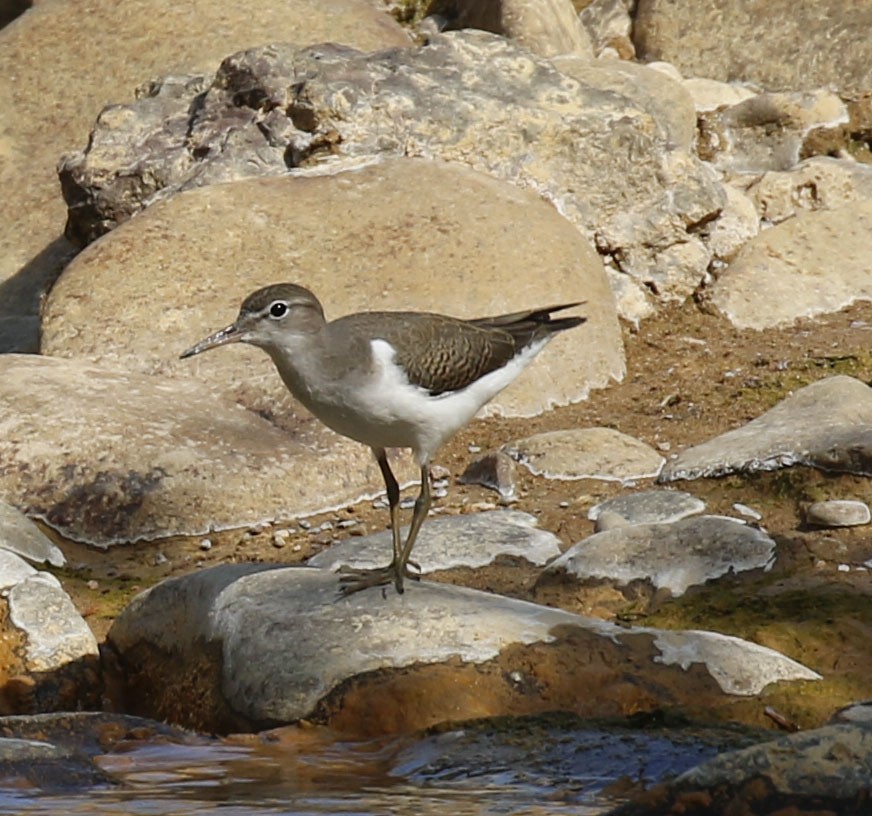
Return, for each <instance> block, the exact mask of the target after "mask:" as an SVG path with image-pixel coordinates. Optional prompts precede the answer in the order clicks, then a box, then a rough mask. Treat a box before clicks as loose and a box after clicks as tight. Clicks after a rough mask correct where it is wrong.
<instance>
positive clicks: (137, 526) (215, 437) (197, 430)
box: [0, 354, 381, 547]
mask: <svg viewBox="0 0 872 816" xmlns="http://www.w3.org/2000/svg"><path fill="white" fill-rule="evenodd" d="M0 461H2V462H3V468H2V470H0V493H2V494H3V495H4V496H6V497H7V499H8V500H9V501H10V502H13V503H14V504H16V505H17V506H19V507H27V508H28V513H29V515H31V516H35V517H37V518H40V519H42V520H44V521H45V522H46V523H48V524H49V525H50V526H52V527H54V528H55V529H56V530H59V531H60V532H61V533H63V534H64V535H66V536H68V537H70V538H73V539H77V540H79V541H85V542H88V543H91V544H95V545H98V546H103V547H105V546H108V545H109V544H112V543H117V542H128V541H135V540H137V539H142V538H146V539H150V538H160V537H163V536H170V535H175V534H195V533H197V534H202V533H206V532H209V531H210V530H216V529H222V528H224V529H226V528H228V527H236V526H242V525H246V524H250V523H257V522H259V521H264V520H268V519H273V518H276V517H290V516H295V515H297V514H299V513H304V512H306V511H309V512H311V511H312V510H314V509H316V508H327V507H330V506H333V507H336V506H338V505H340V504H345V503H347V502H348V501H350V500H352V499H355V498H358V497H360V496H361V494H365V493H367V492H369V493H370V494H374V493H376V492H377V490H378V487H377V485H379V483H380V478H381V477H380V476H379V474H378V469H377V467H376V466H375V462H374V460H372V455H371V454H370V452H369V451H368V450H367V448H365V447H364V446H363V445H357V444H355V443H352V442H350V441H348V440H342V439H338V438H337V437H336V436H335V435H334V434H331V433H330V432H328V431H327V430H326V429H324V428H323V427H322V426H321V425H320V423H314V422H310V423H309V425H308V426H306V425H305V424H302V423H301V424H300V425H299V427H298V428H297V430H296V433H295V434H294V435H293V436H291V435H290V434H287V433H285V432H283V431H282V430H281V429H279V428H277V427H276V426H275V425H274V424H273V423H272V422H270V421H269V420H268V419H265V418H264V417H262V416H259V415H256V414H253V413H251V412H248V411H244V410H242V409H240V408H239V407H238V406H236V405H233V404H232V403H228V402H225V401H223V400H221V399H219V398H217V397H215V396H214V395H213V394H212V393H211V392H210V389H209V388H208V387H205V386H204V385H203V384H202V383H200V382H198V381H197V380H196V378H190V379H187V380H170V379H166V378H161V377H153V376H147V375H143V374H134V373H129V372H128V373H118V372H111V371H108V370H105V369H101V368H97V367H95V366H93V365H89V364H86V363H83V362H81V361H77V360H60V359H53V358H50V357H40V356H36V355H16V354H5V355H0ZM368 486H369V487H368Z"/></svg>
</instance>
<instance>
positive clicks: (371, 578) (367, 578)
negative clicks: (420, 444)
mask: <svg viewBox="0 0 872 816" xmlns="http://www.w3.org/2000/svg"><path fill="white" fill-rule="evenodd" d="M372 452H373V454H374V455H375V459H376V461H377V462H378V466H379V470H381V473H382V477H383V478H384V480H385V488H386V490H387V495H388V508H389V511H390V517H391V540H392V542H393V553H394V554H393V558H392V559H391V563H390V564H389V565H388V566H386V567H376V568H375V569H354V568H353V567H347V566H346V567H341V568H340V570H339V571H340V572H341V573H342V575H341V577H340V578H339V584H340V586H339V591H340V592H341V593H342V595H352V594H353V593H355V592H359V591H360V590H361V589H366V588H367V587H373V586H385V585H386V584H389V583H391V581H393V582H394V585H395V586H396V588H397V592H399V593H401V594H402V592H403V574H404V573H405V574H406V575H408V576H409V577H411V578H416V579H417V577H418V576H417V575H414V574H410V573H408V572H407V569H406V564H407V563H409V556H408V553H407V552H406V550H408V551H409V552H411V549H412V548H411V547H410V546H409V543H408V540H407V541H406V546H405V547H403V546H402V545H401V543H400V486H399V484H397V480H396V477H395V476H394V474H393V471H391V466H390V464H389V463H388V457H387V454H386V453H385V450H384V448H373V449H372ZM428 476H429V473H428ZM422 484H423V483H422ZM429 487H430V485H429V481H428V483H427V488H428V490H427V503H428V506H429V500H430V492H429ZM418 500H419V501H420V497H419V498H418ZM417 507H418V505H417V502H416V504H415V510H416V512H417ZM424 515H426V513H425V514H424ZM414 523H415V517H414V516H413V518H412V524H413V525H414ZM418 526H419V527H420V526H421V525H420V524H419V525H418ZM416 534H417V533H416ZM410 535H411V531H410ZM412 541H413V543H414V539H412ZM411 563H412V564H413V565H414V562H411ZM415 566H417V565H415Z"/></svg>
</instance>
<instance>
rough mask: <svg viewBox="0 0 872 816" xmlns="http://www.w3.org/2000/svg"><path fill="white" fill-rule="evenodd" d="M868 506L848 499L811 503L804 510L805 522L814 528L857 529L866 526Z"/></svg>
mask: <svg viewBox="0 0 872 816" xmlns="http://www.w3.org/2000/svg"><path fill="white" fill-rule="evenodd" d="M870 517H872V514H870V512H869V505H867V504H866V503H865V502H861V501H852V500H849V499H832V500H830V501H819V502H813V503H812V504H810V505H809V506H808V507H806V509H805V520H806V522H808V524H812V525H814V526H816V527H858V526H860V525H863V524H868V523H869V521H870Z"/></svg>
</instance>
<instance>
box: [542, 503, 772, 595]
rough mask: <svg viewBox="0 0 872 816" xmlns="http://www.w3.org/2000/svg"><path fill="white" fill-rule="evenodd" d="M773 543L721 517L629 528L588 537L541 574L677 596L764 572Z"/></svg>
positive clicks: (689, 519)
mask: <svg viewBox="0 0 872 816" xmlns="http://www.w3.org/2000/svg"><path fill="white" fill-rule="evenodd" d="M774 561H775V542H774V541H773V540H772V539H771V538H770V537H769V536H768V535H767V534H766V533H765V532H763V531H762V530H759V529H757V528H755V527H750V526H748V525H747V524H745V523H744V522H741V521H738V520H736V519H732V518H725V517H721V516H698V517H693V518H686V519H681V520H679V521H674V522H666V523H664V522H659V523H653V524H633V525H631V526H628V527H620V528H615V529H610V530H606V531H604V532H601V533H594V535H592V536H589V537H588V538H586V539H584V540H583V541H579V542H578V543H577V544H573V545H572V546H571V547H570V548H569V549H568V550H566V552H564V553H563V555H561V556H560V557H559V558H557V559H555V560H554V561H552V562H551V563H550V564H549V565H548V567H547V569H546V572H547V573H552V574H554V573H564V574H568V575H571V576H573V577H575V578H578V579H580V580H582V581H586V580H589V579H596V580H597V581H601V580H602V579H608V580H609V581H615V582H617V584H618V585H619V586H626V585H627V584H630V583H631V582H633V581H649V582H650V583H651V585H652V586H653V587H654V588H655V589H668V590H669V592H670V593H671V594H672V595H673V596H675V597H677V596H680V595H683V594H684V593H685V592H686V591H687V589H688V587H691V586H697V585H699V584H704V583H705V582H706V581H710V580H713V579H715V578H720V577H721V576H722V575H726V574H728V573H739V572H744V571H746V570H752V569H766V570H768V569H769V568H770V567H771V566H772V564H773V563H774Z"/></svg>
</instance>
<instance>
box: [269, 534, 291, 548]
mask: <svg viewBox="0 0 872 816" xmlns="http://www.w3.org/2000/svg"><path fill="white" fill-rule="evenodd" d="M290 536H291V531H290V530H276V531H275V532H274V533H273V536H272V543H273V547H279V548H281V547H284V546H285V544H287V543H288V539H289V538H290Z"/></svg>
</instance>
